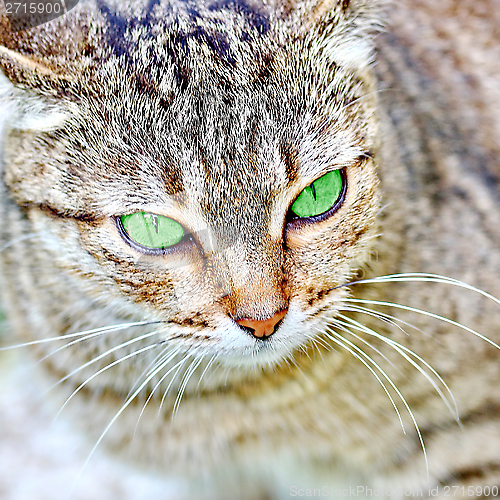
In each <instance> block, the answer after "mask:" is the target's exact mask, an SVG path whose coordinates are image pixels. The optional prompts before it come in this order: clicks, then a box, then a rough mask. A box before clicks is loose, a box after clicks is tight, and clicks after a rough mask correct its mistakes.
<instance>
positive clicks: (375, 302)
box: [342, 297, 500, 350]
mask: <svg viewBox="0 0 500 500" xmlns="http://www.w3.org/2000/svg"><path fill="white" fill-rule="evenodd" d="M342 300H343V301H345V302H353V303H355V304H371V305H377V306H386V307H394V308H396V309H402V310H405V311H410V312H415V313H418V314H422V315H424V316H428V317H430V318H434V319H438V320H440V321H444V322H445V323H448V324H450V325H453V326H456V327H458V328H461V329H462V330H465V331H467V332H469V333H472V334H473V335H475V336H476V337H479V338H480V339H482V340H484V341H485V342H488V344H491V345H492V346H493V347H496V348H497V349H499V350H500V346H499V345H498V344H496V343H495V342H493V340H491V339H489V338H488V337H486V336H484V335H482V334H481V333H479V332H477V331H475V330H473V329H472V328H469V327H468V326H465V325H462V324H461V323H458V322H457V321H454V320H452V319H449V318H446V317H444V316H441V315H439V314H435V313H432V312H430V311H424V310H423V309H417V308H415V307H410V306H405V305H403V304H396V303H394V302H384V301H380V300H370V299H355V298H353V297H344V298H342Z"/></svg>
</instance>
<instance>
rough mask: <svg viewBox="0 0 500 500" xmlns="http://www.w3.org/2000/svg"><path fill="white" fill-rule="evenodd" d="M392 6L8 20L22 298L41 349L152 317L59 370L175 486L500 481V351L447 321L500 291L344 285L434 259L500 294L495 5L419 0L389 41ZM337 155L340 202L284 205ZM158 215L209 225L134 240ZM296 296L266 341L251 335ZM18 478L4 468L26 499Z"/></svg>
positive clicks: (210, 494) (9, 243)
mask: <svg viewBox="0 0 500 500" xmlns="http://www.w3.org/2000/svg"><path fill="white" fill-rule="evenodd" d="M380 5H381V3H380V2H376V1H370V0H358V1H356V0H352V1H351V2H345V1H344V2H340V1H339V2H335V1H334V2H319V3H314V2H304V3H297V4H295V3H293V2H283V3H282V4H278V3H274V4H273V3H269V4H265V5H257V4H256V3H253V2H252V3H237V4H232V3H224V2H219V3H217V2H214V3H212V4H210V3H206V4H194V3H191V2H179V3H176V2H162V1H152V2H148V3H147V5H145V3H144V4H143V3H141V2H139V1H138V2H131V3H129V4H127V5H126V6H124V5H123V4H122V3H120V2H115V3H113V2H111V1H110V2H106V3H104V2H100V1H99V2H95V3H94V2H82V3H81V4H80V5H79V6H78V7H77V8H76V9H75V10H74V11H72V13H70V14H69V15H68V16H67V17H65V18H62V19H59V20H57V21H54V22H52V23H49V24H48V25H46V26H44V27H40V28H37V29H34V30H31V31H29V32H26V33H21V34H17V35H16V34H12V33H10V31H9V27H8V25H7V23H6V21H5V19H4V20H3V23H2V28H1V29H2V31H1V37H2V47H0V63H1V64H2V68H3V71H4V73H5V75H6V77H7V78H4V79H3V80H2V82H1V87H0V93H1V96H2V101H1V102H2V107H3V108H2V109H4V110H6V111H5V113H3V116H4V118H3V120H4V121H3V143H2V160H3V163H2V183H0V189H1V192H0V210H1V214H2V215H1V216H2V221H3V223H2V224H1V226H0V248H1V249H2V251H1V253H0V266H1V267H0V276H1V278H2V295H3V300H4V309H5V311H6V312H7V314H8V316H9V320H10V324H11V325H12V327H13V330H14V331H15V333H16V338H18V339H22V341H28V342H29V341H37V340H42V339H47V338H50V337H54V336H58V335H64V334H68V333H70V332H76V331H82V330H89V329H93V328H100V327H103V326H110V325H114V324H119V323H123V322H142V321H150V322H157V323H155V324H150V325H139V326H136V327H130V328H127V329H124V330H122V331H120V332H115V333H108V334H105V335H101V336H95V337H92V338H91V339H88V340H85V341H82V342H78V343H75V344H72V345H70V346H69V347H68V348H66V349H64V350H62V351H60V352H58V353H56V354H55V355H53V356H51V357H49V358H47V359H46V360H44V361H43V363H41V371H40V373H43V374H44V375H43V376H44V377H47V379H48V380H49V381H50V380H51V381H54V380H55V381H57V380H60V379H65V380H64V383H63V384H60V386H59V396H60V397H61V398H62V399H61V405H62V404H63V403H64V401H65V399H66V398H68V397H69V398H70V399H71V400H70V402H69V404H68V408H67V409H66V408H65V409H64V412H66V411H67V412H68V414H69V415H71V419H72V420H73V421H77V422H79V423H80V424H81V425H82V426H83V427H84V430H85V433H86V435H88V436H90V442H91V443H92V444H93V443H96V442H98V443H100V437H101V435H102V434H101V433H102V431H103V430H104V429H106V428H107V426H108V424H109V423H110V421H112V420H113V419H114V417H115V416H117V415H119V416H118V418H117V419H116V421H113V425H112V426H110V427H109V430H107V432H106V436H105V438H104V439H103V442H102V445H103V446H105V447H107V449H108V450H111V451H114V452H115V453H116V454H117V455H119V456H121V457H122V458H126V459H128V460H129V461H130V462H131V463H132V464H134V466H136V465H137V464H138V465H140V466H141V467H144V466H146V467H147V468H148V469H149V470H151V471H155V472H159V473H160V474H161V476H162V477H165V478H166V479H167V480H169V481H170V480H173V479H175V481H177V484H178V485H180V486H179V488H180V489H179V490H178V491H179V493H175V494H174V493H172V495H170V496H169V495H168V493H165V498H176V500H177V499H181V498H186V499H194V498H200V499H225V498H228V499H242V500H246V499H248V500H261V499H263V498H273V499H274V498H277V499H278V498H289V497H290V492H291V490H290V488H291V487H293V486H296V487H297V488H300V489H304V491H305V489H307V488H310V489H311V491H313V489H314V488H322V487H324V486H326V487H328V488H330V487H331V488H333V490H336V489H342V488H346V487H347V488H348V487H357V486H365V487H368V488H372V489H376V488H383V489H384V490H386V491H387V490H390V491H391V492H393V495H392V498H402V497H404V494H403V493H398V492H401V490H404V489H405V488H406V489H412V490H416V491H419V490H422V496H430V489H432V488H436V487H437V488H438V492H439V493H440V494H442V495H444V493H445V490H444V487H445V486H446V485H448V486H460V487H462V486H464V488H465V489H467V487H468V486H469V485H474V486H481V487H484V486H490V487H491V486H498V485H499V477H500V475H499V474H500V473H499V471H500V446H498V444H499V443H500V420H499V418H498V411H499V409H500V389H499V387H498V382H497V381H498V380H499V379H500V363H499V360H500V351H499V350H498V349H497V348H496V347H495V346H494V345H492V344H491V343H488V342H487V341H485V340H484V339H481V338H479V337H478V336H475V335H474V334H473V333H472V332H471V331H464V330H461V329H460V328H458V327H457V326H454V325H452V324H451V323H450V321H453V322H456V323H459V324H463V325H465V326H466V327H468V328H470V329H474V330H475V331H476V332H478V333H480V334H481V335H484V336H485V337H487V338H488V339H490V340H491V341H492V342H496V343H500V334H499V332H500V328H499V327H500V314H499V309H498V307H499V306H498V305H496V304H494V303H492V302H491V301H488V300H487V298H485V297H481V296H480V295H478V294H475V293H474V292H473V291H471V290H466V289H463V288H460V287H457V286H452V285H451V284H449V283H448V284H435V283H430V282H429V281H428V280H427V281H426V282H418V281H417V282H413V281H411V279H410V278H408V279H407V280H406V282H402V281H401V282H392V283H382V282H378V283H365V284H356V285H352V286H351V287H350V291H349V290H348V288H347V287H344V286H342V285H344V284H346V283H349V282H351V281H355V280H356V279H361V278H374V277H377V276H383V275H390V274H394V273H415V272H420V273H434V274H439V275H444V276H450V277H452V278H457V279H461V280H463V281H465V282H468V283H471V284H472V285H474V286H475V287H477V288H479V289H481V290H485V291H487V292H489V293H491V294H493V295H494V296H497V297H500V283H499V280H498V278H499V277H500V251H499V248H500V246H499V238H500V233H499V231H498V222H497V220H496V219H497V215H498V209H499V204H500V199H499V190H498V175H499V173H500V170H499V168H498V159H497V156H498V154H497V153H498V151H499V149H500V140H499V139H498V137H499V135H498V133H497V131H498V130H499V124H500V121H499V120H500V119H499V118H498V111H499V110H500V106H499V97H498V96H499V95H500V94H499V93H498V88H499V87H498V86H499V85H500V77H499V76H498V75H499V74H500V73H499V71H498V70H499V69H500V62H498V61H500V58H497V57H496V55H497V53H498V47H499V46H500V45H499V44H498V42H499V39H498V38H499V36H498V33H497V31H495V30H496V26H497V24H498V23H497V22H496V20H495V16H496V15H497V12H498V11H499V10H498V9H496V8H495V7H498V5H497V2H495V1H492V2H488V1H486V0H482V1H480V2H468V1H467V0H460V1H459V2H452V1H451V0H450V1H449V2H446V1H445V2H441V3H440V4H439V7H438V6H436V5H434V3H433V2H431V1H430V0H429V1H427V0H421V1H419V2H410V1H409V0H408V1H407V2H401V3H398V4H397V5H394V6H392V8H391V9H389V10H388V11H387V12H388V14H389V11H390V17H391V19H392V21H391V23H390V24H389V25H388V26H389V27H388V28H387V32H386V33H384V34H380V35H377V36H375V35H374V33H373V31H374V30H375V29H376V28H377V27H378V26H380V24H381V19H382V17H383V16H382V14H381V12H380ZM1 8H3V7H1ZM470 40H474V42H475V43H471V42H470ZM374 45H375V46H376V49H377V51H376V54H375V53H374V50H373V48H374ZM374 54H375V55H374ZM374 57H375V60H376V64H375V65H373V64H372V61H373V59H374ZM332 168H344V169H345V171H346V176H347V191H346V199H345V201H344V203H343V205H342V207H341V208H340V209H339V210H338V212H336V213H335V214H333V215H332V216H331V217H329V218H327V219H325V220H323V221H321V222H316V223H314V224H310V223H306V224H304V223H297V222H293V221H292V222H289V221H287V219H286V216H287V211H288V209H289V207H290V205H291V203H292V202H293V200H294V199H295V198H296V196H297V195H298V194H299V193H300V192H301V190H302V189H304V187H306V186H307V185H309V184H310V183H311V182H312V181H314V180H315V179H317V178H318V177H320V176H321V175H323V174H324V173H326V172H327V171H328V170H329V169H332ZM379 179H380V182H379ZM139 210H141V211H142V210H144V211H149V212H153V213H158V214H164V215H167V216H169V217H173V218H175V219H176V220H178V221H179V222H181V223H182V224H183V225H184V226H185V227H187V228H189V229H190V231H191V232H192V238H191V239H190V240H189V241H186V242H185V243H184V244H183V245H182V246H181V247H179V248H178V249H177V250H175V251H173V252H169V253H167V254H166V255H164V256H161V257H158V256H154V255H146V254H140V253H138V252H137V251H136V250H134V249H133V248H131V247H130V246H129V245H128V244H127V243H126V242H125V241H124V240H123V238H122V237H121V236H120V233H119V230H118V228H117V225H116V222H115V217H117V216H120V215H124V214H128V213H132V212H134V211H139ZM377 235H379V237H377ZM339 286H340V287H339ZM350 300H359V301H365V302H355V301H350ZM370 300H371V301H383V302H391V303H394V304H403V305H407V306H410V307H412V308H417V309H421V310H423V311H428V312H429V313H430V314H434V313H435V314H439V315H442V316H443V317H445V318H447V320H448V322H446V321H445V322H443V321H440V320H439V319H437V318H436V317H430V316H425V315H421V314H417V313H415V311H413V312H412V311H410V310H404V309H390V308H388V307H383V306H381V305H373V311H374V313H373V314H376V312H377V311H379V312H381V313H390V314H392V315H393V318H396V319H398V320H400V321H403V322H406V323H410V324H412V325H415V326H416V327H417V328H418V329H412V328H411V327H409V326H408V325H407V324H406V323H399V325H400V326H401V327H402V328H403V329H404V330H406V331H407V333H405V332H403V331H402V330H401V329H400V328H397V327H396V326H395V325H394V323H390V322H388V321H387V319H388V318H387V317H382V318H380V317H379V318H377V317H375V316H372V315H370V314H365V313H362V312H361V311H360V310H358V311H354V310H352V309H355V308H356V307H367V306H368V305H369V304H368V301H370ZM285 308H287V309H288V313H287V315H286V317H285V319H284V321H283V323H282V324H281V326H280V328H279V330H278V331H277V332H276V333H275V334H274V335H273V336H272V337H271V339H270V340H269V341H267V342H265V343H264V342H262V341H256V340H255V339H254V338H252V337H251V336H249V335H248V334H247V333H246V332H245V331H243V330H242V329H241V328H239V327H238V326H237V324H236V323H235V320H237V319H239V318H242V317H254V318H258V319H265V318H268V317H269V316H271V315H272V314H274V312H276V311H277V310H282V309H285ZM349 309H351V310H349ZM346 310H347V312H346ZM345 318H347V319H345ZM370 329H371V330H370ZM154 332H156V333H154ZM150 333H151V335H149V334H150ZM376 335H378V336H376ZM366 342H369V344H370V345H367V344H366ZM395 342H399V344H400V345H401V346H403V347H402V348H399V347H397V348H395V347H394V346H395V345H396V344H394V343H395ZM60 345H62V344H60V343H58V344H57V346H56V347H59V346H60ZM56 347H54V345H53V343H46V344H44V343H42V344H37V345H35V346H32V347H31V348H30V352H31V356H32V357H33V358H34V359H40V358H42V357H44V356H46V355H47V354H49V353H50V352H51V351H53V350H54V349H55V348H56ZM332 348H335V349H332ZM404 349H411V351H413V352H414V353H415V354H416V356H418V357H411V355H410V354H408V352H409V351H405V350H404ZM138 350H143V351H144V352H143V353H142V355H140V356H137V357H130V359H129V360H125V361H124V362H123V363H118V360H120V359H121V358H122V357H125V356H129V355H130V356H132V354H133V353H134V352H136V351H138ZM361 350H362V351H364V352H365V353H366V354H367V355H369V356H370V358H367V357H364V355H363V354H362V351H361ZM161 353H163V354H164V355H165V356H166V355H168V354H169V353H170V358H169V359H168V360H167V361H165V363H164V366H163V367H162V368H161V369H159V370H158V371H157V373H153V372H150V373H151V375H150V377H149V378H148V376H147V375H146V376H142V374H144V373H148V369H150V368H151V367H152V366H157V365H154V362H155V360H156V361H158V355H160V354H161ZM402 353H404V354H406V357H405V356H404V355H403V354H402ZM93 359H96V362H95V363H93V364H89V363H90V362H91V361H92V360H93ZM163 359H167V358H163ZM369 359H371V360H373V361H375V362H376V363H378V365H379V366H380V367H381V369H382V370H383V372H381V371H378V369H377V368H376V366H375V365H373V364H370V363H371V361H369ZM409 359H411V360H413V364H412V362H410V361H409ZM363 361H364V363H363ZM115 362H116V365H114V366H110V365H112V364H113V363H115ZM425 363H427V365H426V364H425ZM417 365H418V366H420V367H421V370H420V371H419V370H418V369H417ZM81 366H83V369H81V370H79V371H77V372H76V373H74V374H73V373H72V372H73V370H76V369H78V368H79V367H81ZM107 367H110V368H109V369H106V368H107ZM430 367H432V368H430ZM370 368H371V370H370ZM432 369H434V370H436V372H438V373H439V375H440V376H441V377H442V378H443V380H444V381H445V382H446V383H447V384H448V386H449V389H450V390H451V393H452V394H453V396H454V398H455V401H456V404H457V406H458V411H459V415H460V420H461V423H462V427H460V426H459V425H458V424H457V422H456V419H455V418H454V415H453V411H454V407H453V402H452V400H451V399H450V397H449V395H448V394H446V387H445V386H443V384H442V383H441V382H440V380H439V378H437V375H436V373H435V372H433V371H432ZM99 371H102V373H100V374H99V376H95V377H94V375H95V374H96V373H98V372H99ZM422 371H424V372H425V373H426V374H427V379H426V376H425V375H424V374H422ZM70 374H71V376H70V377H69V378H67V380H66V377H68V375H70ZM384 374H385V376H387V377H388V378H390V380H391V381H392V383H393V386H391V383H390V382H389V381H388V380H387V379H385V378H384ZM377 377H378V378H377ZM201 379H202V380H201ZM200 380H201V382H200ZM430 380H432V381H434V385H433V384H432V383H431V382H430ZM136 382H139V384H138V385H137V384H136ZM380 382H384V383H385V385H386V387H387V393H389V394H391V397H392V398H393V400H394V402H395V404H396V406H397V407H398V408H399V411H400V414H401V419H402V422H403V424H404V427H405V429H406V434H403V432H402V430H401V425H400V420H399V419H398V415H397V414H396V412H394V409H393V407H392V405H391V400H390V398H388V394H387V393H386V392H384V389H383V387H381V384H380ZM141 383H142V387H141ZM81 384H85V385H84V386H83V387H82V388H81V390H80V391H79V392H78V394H76V395H75V396H74V397H73V396H72V393H73V391H74V390H75V389H79V388H80V385H81ZM436 388H438V390H436ZM138 389H140V390H138ZM167 389H168V391H167ZM136 390H138V394H137V396H138V397H137V398H134V399H129V398H128V396H127V395H130V393H132V394H133V393H134V391H136ZM440 390H441V391H442V393H443V394H444V396H445V399H446V398H448V400H449V403H448V404H449V406H450V408H449V409H448V408H447V407H446V404H445V403H444V402H443V400H442V398H441V396H440V394H439V391H440ZM397 391H401V395H402V396H404V398H405V401H406V402H407V403H406V404H407V407H405V404H404V402H403V401H402V400H401V399H399V398H398V394H397ZM181 393H182V400H181V401H179V399H178V395H179V394H181ZM150 396H151V400H148V398H149V397H150ZM56 398H57V396H56ZM148 401H149V403H148V404H147V405H146V406H145V409H144V413H143V414H142V416H141V418H140V421H139V423H138V424H137V420H138V416H139V414H140V412H141V411H142V408H143V406H144V403H145V402H148ZM125 402H127V403H126V405H127V408H125V409H124V411H123V413H122V412H121V408H123V406H122V405H124V403H125ZM179 403H180V404H179ZM158 408H161V411H160V417H159V418H158ZM408 409H409V410H410V411H411V412H412V413H410V411H407V410H408ZM450 410H451V411H450ZM2 411H3V410H2ZM8 411H9V410H7V409H6V413H7V414H8ZM64 412H63V413H64ZM412 415H413V418H414V419H415V421H416V422H417V424H418V429H419V432H420V433H421V437H422V438H423V442H424V443H425V447H426V453H427V461H428V463H427V469H428V471H427V469H426V462H425V459H424V454H423V452H422V446H421V440H420V438H419V435H418V432H417V430H416V429H415V427H414V425H413V424H414V421H413V419H412ZM75 432H76V431H75ZM134 433H135V437H134V438H133V439H132V437H133V435H134ZM99 446H101V444H99ZM109 460H110V461H111V459H109ZM17 474H18V475H17V476H16V478H17V479H12V478H5V479H4V480H2V479H1V477H2V476H1V475H0V491H1V488H2V487H3V486H2V484H3V483H5V486H4V488H5V489H6V490H7V491H8V492H12V493H9V494H11V496H12V497H13V498H14V494H15V491H16V488H17V486H16V483H19V481H20V479H19V478H22V477H23V476H22V472H21V471H19V472H17ZM83 474H84V477H85V471H84V472H83ZM13 477H14V476H13ZM115 477H116V476H115ZM86 480H87V479H86ZM115 480H116V481H120V479H119V475H118V476H117V479H115ZM88 481H90V482H91V481H92V476H90V479H88ZM152 482H153V479H151V483H152ZM168 484H170V483H168ZM183 488H184V489H183ZM37 491H39V490H38V489H37ZM151 491H152V490H151ZM183 492H184V493H183ZM146 493H147V490H146V492H144V491H141V492H137V491H132V490H131V491H129V492H128V493H126V494H127V495H129V497H130V499H132V498H141V495H142V494H143V495H145V497H148V496H147V495H146ZM42 494H43V495H45V496H46V497H47V498H51V499H52V498H53V496H51V495H53V492H52V491H45V492H43V493H40V498H45V497H43V496H41V495H42ZM78 494H79V493H77V495H78ZM80 494H81V495H82V496H81V498H82V499H83V498H85V493H80ZM103 495H105V493H103ZM110 495H111V496H110V498H113V496H112V494H111V493H110ZM156 495H157V494H155V497H156ZM360 496H362V495H360ZM368 496H369V495H368ZM477 496H480V495H477ZM76 498H79V497H78V496H77V497H76ZM103 498H105V497H104V496H103ZM142 498H144V496H143V497H142Z"/></svg>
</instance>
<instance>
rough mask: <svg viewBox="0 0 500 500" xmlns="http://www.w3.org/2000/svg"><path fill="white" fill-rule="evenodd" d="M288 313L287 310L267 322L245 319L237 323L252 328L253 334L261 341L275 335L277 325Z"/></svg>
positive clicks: (266, 320)
mask: <svg viewBox="0 0 500 500" xmlns="http://www.w3.org/2000/svg"><path fill="white" fill-rule="evenodd" d="M286 313H287V310H286V309H285V310H283V311H280V312H277V313H276V314H275V315H274V316H271V317H270V318H268V319H265V320H257V319H250V318H243V319H239V320H238V321H236V323H238V325H240V326H245V327H246V328H250V330H252V334H253V335H254V336H255V337H258V338H259V339H261V338H263V337H269V336H270V335H272V334H273V333H274V331H275V329H276V325H277V324H278V323H279V322H280V321H281V320H282V319H283V318H284V317H285V315H286Z"/></svg>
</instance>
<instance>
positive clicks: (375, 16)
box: [275, 0, 388, 71]
mask: <svg viewBox="0 0 500 500" xmlns="http://www.w3.org/2000/svg"><path fill="white" fill-rule="evenodd" d="M387 3H388V0H291V1H289V0H276V3H275V9H276V13H277V15H278V17H280V18H281V19H283V20H284V21H285V23H287V24H289V25H290V27H291V29H293V30H294V31H297V32H298V34H300V35H302V36H304V37H309V38H310V45H311V47H313V48H315V49H316V51H317V52H318V57H319V58H321V57H327V58H328V59H330V60H331V61H332V62H333V63H335V64H336V65H340V66H344V67H347V68H350V69H352V70H355V71H356V70H360V69H361V70H362V69H363V68H364V67H366V66H367V65H368V64H369V63H370V62H371V60H372V55H373V46H374V43H373V40H374V36H375V34H376V33H378V32H379V31H380V30H381V28H382V27H383V25H384V17H385V16H384V10H385V6H386V5H387Z"/></svg>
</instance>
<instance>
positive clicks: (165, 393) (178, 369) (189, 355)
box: [158, 351, 195, 418]
mask: <svg viewBox="0 0 500 500" xmlns="http://www.w3.org/2000/svg"><path fill="white" fill-rule="evenodd" d="M194 354H195V353H194V352H190V351H188V352H186V355H185V356H184V357H183V358H182V359H181V360H180V361H179V363H177V365H175V366H178V368H177V370H176V371H175V373H174V376H173V377H172V378H171V379H170V382H169V383H168V385H167V388H166V389H165V391H164V393H163V397H162V398H161V401H160V406H159V408H158V416H160V414H161V409H162V408H163V404H164V403H165V399H166V398H167V396H168V394H169V393H170V389H171V387H172V386H173V384H174V381H175V380H176V379H177V377H178V375H179V373H180V372H181V370H182V368H183V367H184V363H186V361H187V360H188V359H189V358H190V357H191V356H193V355H194ZM175 366H174V367H173V368H175ZM167 374H168V373H167ZM172 418H173V414H172Z"/></svg>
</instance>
